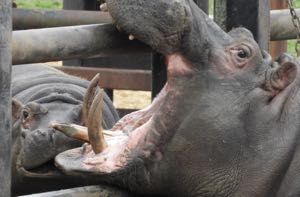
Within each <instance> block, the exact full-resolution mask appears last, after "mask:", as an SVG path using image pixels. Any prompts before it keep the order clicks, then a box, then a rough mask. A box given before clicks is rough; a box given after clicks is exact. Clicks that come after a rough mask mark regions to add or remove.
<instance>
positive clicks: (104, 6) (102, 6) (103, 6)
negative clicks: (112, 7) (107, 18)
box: [100, 3, 108, 12]
mask: <svg viewBox="0 0 300 197" xmlns="http://www.w3.org/2000/svg"><path fill="white" fill-rule="evenodd" d="M100 10H101V11H103V12H107V11H108V9H107V3H103V4H101V5H100Z"/></svg>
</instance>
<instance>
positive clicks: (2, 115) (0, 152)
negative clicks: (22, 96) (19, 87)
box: [0, 0, 12, 197]
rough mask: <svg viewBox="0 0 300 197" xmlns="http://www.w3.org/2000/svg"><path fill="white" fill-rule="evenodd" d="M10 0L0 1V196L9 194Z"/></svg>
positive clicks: (4, 196)
mask: <svg viewBox="0 0 300 197" xmlns="http://www.w3.org/2000/svg"><path fill="white" fill-rule="evenodd" d="M11 7H12V5H11V1H10V0H1V1H0V8H1V9H0V136H1V137H0V191H1V192H0V196H2V197H7V196H10V195H11V192H10V186H11V89H10V82H11V31H12V30H11V29H12V22H11Z"/></svg>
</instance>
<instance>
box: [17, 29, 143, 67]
mask: <svg viewBox="0 0 300 197" xmlns="http://www.w3.org/2000/svg"><path fill="white" fill-rule="evenodd" d="M137 46H141V44H140V43H139V42H138V41H136V40H134V41H130V40H128V37H127V36H126V35H124V34H121V33H119V32H118V31H117V29H116V28H115V27H114V26H113V25H112V24H99V25H83V26H70V27H57V28H46V29H33V30H21V31H14V32H13V39H12V59H13V61H12V62H13V64H24V63H36V62H46V61H57V60H67V59H74V58H81V57H90V56H94V55H100V54H101V53H102V52H103V53H104V52H106V53H109V52H115V53H118V52H122V50H126V51H128V50H131V49H133V50H134V49H135V50H136V49H137V48H138V47H137ZM139 48H141V47H139Z"/></svg>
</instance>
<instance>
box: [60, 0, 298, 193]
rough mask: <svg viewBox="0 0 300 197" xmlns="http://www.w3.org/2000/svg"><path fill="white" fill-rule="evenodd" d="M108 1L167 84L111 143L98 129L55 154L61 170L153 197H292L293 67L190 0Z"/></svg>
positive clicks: (295, 69)
mask: <svg viewBox="0 0 300 197" xmlns="http://www.w3.org/2000/svg"><path fill="white" fill-rule="evenodd" d="M106 3H107V8H108V11H109V13H110V14H111V16H112V17H113V19H114V22H115V23H116V25H117V26H118V28H119V29H121V30H122V31H123V32H125V33H128V34H129V35H130V38H131V39H132V38H135V39H138V40H140V41H142V42H143V43H145V44H147V45H149V46H150V47H151V48H152V49H153V50H155V51H157V52H159V53H161V54H163V55H164V56H165V62H166V67H167V82H166V84H165V86H164V88H163V89H162V91H161V92H160V93H159V95H158V96H157V97H156V98H155V100H154V101H153V103H152V105H151V106H149V107H148V108H147V109H143V110H141V111H138V112H134V113H133V114H128V115H127V116H125V117H124V118H122V119H121V120H120V121H119V122H118V123H116V125H115V126H114V127H113V128H112V129H111V132H117V133H118V134H116V136H115V137H116V139H115V140H114V143H111V142H110V143H109V142H107V141H105V139H104V138H103V136H102V135H103V134H102V130H101V129H100V130H99V131H91V132H92V133H90V134H86V135H93V134H95V133H97V132H98V135H99V139H98V141H97V142H95V141H91V142H90V144H89V145H87V146H85V147H83V148H75V149H71V150H67V151H65V152H63V153H60V154H58V155H57V156H56V157H55V163H56V165H57V167H58V168H59V169H60V170H61V171H62V172H64V173H65V174H66V175H67V176H70V177H74V179H76V178H79V177H86V179H87V180H94V181H98V183H99V184H101V183H109V184H112V185H117V186H119V187H123V188H126V189H128V190H131V191H134V192H136V193H139V194H152V195H155V196H156V195H167V196H180V197H183V196H189V197H200V196H205V197H213V196H247V197H248V196H249V197H250V196H255V197H267V196H278V197H283V196H299V195H300V187H299V186H300V175H299V172H300V169H299V166H300V149H299V148H300V139H299V138H300V92H299V85H300V81H299V72H298V63H297V61H295V60H294V59H293V58H288V56H284V57H282V58H279V59H278V60H277V61H273V60H272V59H271V57H270V55H269V54H268V53H267V52H265V51H263V50H261V49H260V48H259V46H258V44H257V43H256V42H255V40H254V38H253V36H252V34H251V33H250V32H249V31H248V30H247V29H244V28H242V27H241V28H236V29H233V30H231V31H230V32H228V33H226V32H224V31H223V30H222V29H220V28H219V27H218V26H217V25H216V24H215V23H214V22H213V21H212V20H211V19H210V18H209V17H208V16H207V15H205V14H204V12H202V11H201V10H200V9H199V8H198V7H197V5H196V4H195V3H194V1H193V0H156V1H149V0H106ZM97 113H98V112H97ZM90 118H91V117H90ZM90 121H92V122H94V124H96V121H94V120H90ZM93 132H94V133H93ZM103 139H104V140H103ZM99 143H100V144H103V146H102V148H101V149H97V150H96V149H95V147H96V145H97V144H99Z"/></svg>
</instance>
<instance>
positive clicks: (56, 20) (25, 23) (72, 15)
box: [12, 8, 112, 30]
mask: <svg viewBox="0 0 300 197" xmlns="http://www.w3.org/2000/svg"><path fill="white" fill-rule="evenodd" d="M12 13H13V29H14V30H24V29H37V28H49V27H62V26H74V25H89V24H101V23H111V22H112V19H111V17H110V15H109V14H108V13H107V12H100V11H79V10H49V9H20V8H13V12H12Z"/></svg>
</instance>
